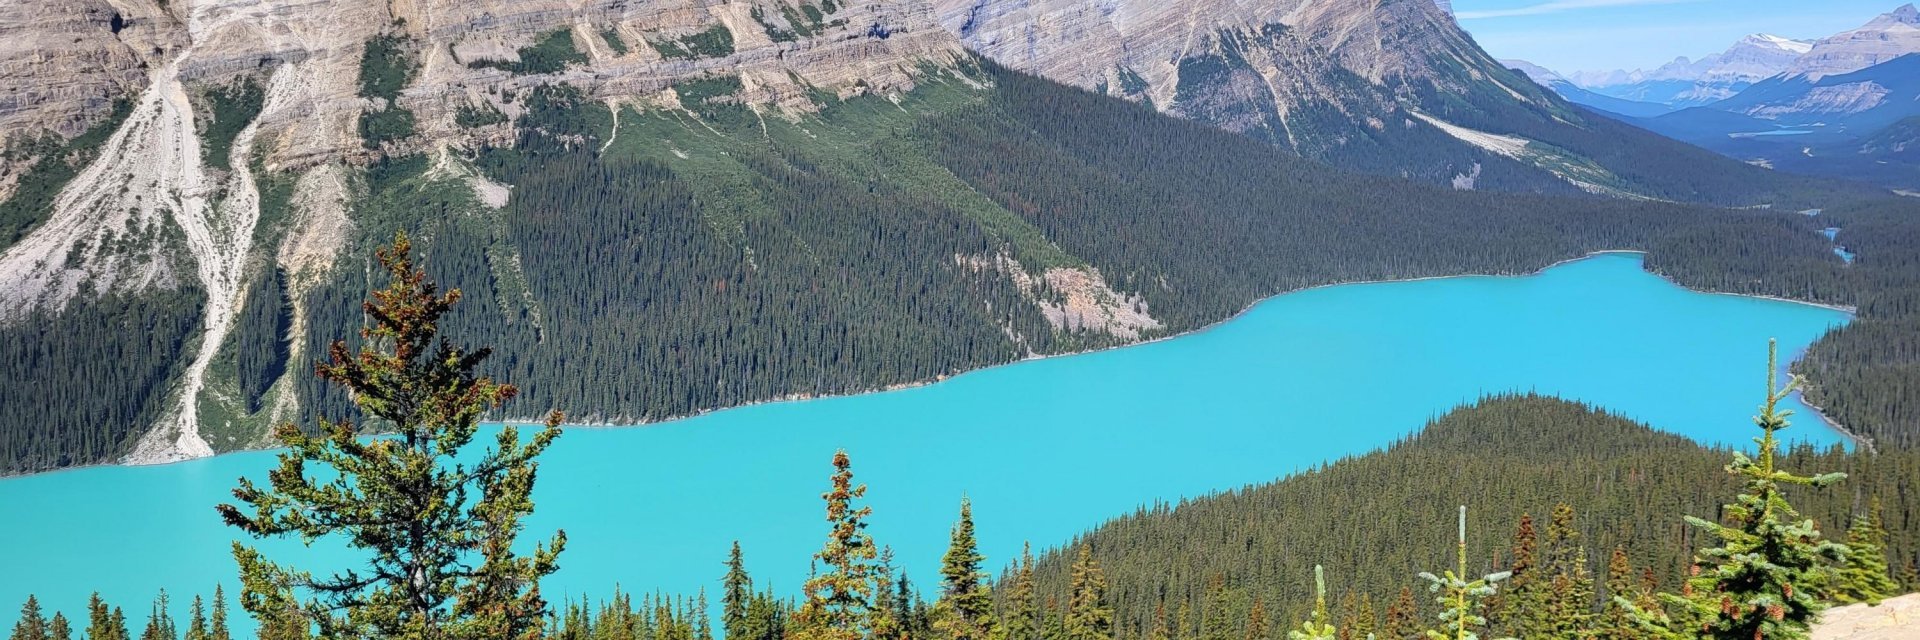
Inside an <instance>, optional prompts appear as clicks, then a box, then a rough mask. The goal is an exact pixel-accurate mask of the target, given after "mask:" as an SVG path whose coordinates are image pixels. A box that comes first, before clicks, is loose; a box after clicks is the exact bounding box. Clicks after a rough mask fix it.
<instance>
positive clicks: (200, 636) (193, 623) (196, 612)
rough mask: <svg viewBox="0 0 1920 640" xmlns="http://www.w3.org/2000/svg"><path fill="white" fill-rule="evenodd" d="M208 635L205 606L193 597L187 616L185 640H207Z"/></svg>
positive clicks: (198, 598)
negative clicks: (191, 606)
mask: <svg viewBox="0 0 1920 640" xmlns="http://www.w3.org/2000/svg"><path fill="white" fill-rule="evenodd" d="M210 635H212V634H211V632H209V631H207V605H206V603H204V602H201V601H200V596H197V595H196V596H194V597H193V608H192V609H191V613H190V614H189V615H188V616H187V638H186V640H208V636H210Z"/></svg>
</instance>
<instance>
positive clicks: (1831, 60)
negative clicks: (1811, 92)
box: [1787, 4, 1920, 80]
mask: <svg viewBox="0 0 1920 640" xmlns="http://www.w3.org/2000/svg"><path fill="white" fill-rule="evenodd" d="M1910 53H1920V9H1916V8H1914V6H1913V5H1911V4H1909V5H1904V6H1901V7H1900V8H1898V9H1895V10H1893V11H1891V12H1888V13H1885V14H1882V15H1880V16H1879V17H1877V18H1874V19H1873V20H1872V21H1871V22H1868V23H1867V24H1865V25H1863V26H1861V27H1860V28H1858V29H1854V30H1852V31H1846V32H1843V33H1840V34H1837V35H1834V36H1832V37H1829V38H1824V39H1821V40H1820V41H1818V42H1815V43H1814V45H1813V50H1812V51H1809V52H1807V54H1806V55H1805V56H1801V57H1800V59H1799V60H1798V61H1796V62H1795V63H1794V65H1793V67H1792V68H1790V69H1788V70H1787V73H1788V74H1789V75H1796V76H1807V78H1808V79H1809V80H1819V79H1821V78H1823V77H1826V76H1830V75H1838V74H1843V73H1851V72H1854V71H1859V70H1861V69H1865V68H1867V67H1871V66H1874V65H1877V64H1880V63H1883V62H1887V61H1890V60H1893V59H1894V58H1898V57H1900V56H1904V55H1907V54H1910Z"/></svg>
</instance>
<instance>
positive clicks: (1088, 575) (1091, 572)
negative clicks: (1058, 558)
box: [1062, 543, 1113, 640]
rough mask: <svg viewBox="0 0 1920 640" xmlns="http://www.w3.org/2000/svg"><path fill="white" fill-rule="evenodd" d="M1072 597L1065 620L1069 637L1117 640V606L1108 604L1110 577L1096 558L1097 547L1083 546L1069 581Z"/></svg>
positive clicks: (1063, 634)
mask: <svg viewBox="0 0 1920 640" xmlns="http://www.w3.org/2000/svg"><path fill="white" fill-rule="evenodd" d="M1068 586H1069V590H1068V591H1069V593H1070V594H1071V597H1070V598H1069V599H1068V601H1067V611H1066V615H1065V616H1063V620H1062V631H1063V633H1062V636H1063V638H1064V639H1065V640H1113V607H1112V606H1111V605H1109V604H1107V576H1106V573H1104V572H1102V571H1101V570H1100V562H1099V561H1098V560H1094V559H1093V548H1092V546H1091V545H1088V544H1084V543H1083V544H1081V545H1080V555H1079V556H1078V557H1077V558H1075V559H1074V561H1073V569H1072V572H1071V578H1070V581H1069V583H1068Z"/></svg>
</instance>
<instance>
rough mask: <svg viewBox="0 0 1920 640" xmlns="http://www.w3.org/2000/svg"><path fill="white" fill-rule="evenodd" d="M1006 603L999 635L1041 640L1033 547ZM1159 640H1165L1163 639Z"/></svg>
mask: <svg viewBox="0 0 1920 640" xmlns="http://www.w3.org/2000/svg"><path fill="white" fill-rule="evenodd" d="M1005 594H1006V595H1005V596H1004V597H1005V598H1006V603H1005V606H1004V608H1003V611H1004V612H1005V613H1004V614H1002V616H1001V617H1002V619H1003V620H1004V621H1005V622H1004V623H1002V624H1001V625H1000V631H1001V633H1002V634H1003V635H1004V636H1005V638H1006V640H1039V631H1040V601H1039V600H1038V599H1036V598H1035V593H1034V587H1033V543H1031V542H1028V543H1026V545H1025V546H1023V547H1021V549H1020V561H1019V563H1018V564H1016V565H1014V568H1013V579H1012V580H1010V581H1009V584H1008V586H1007V589H1006V591H1005ZM1166 613H1167V610H1166V605H1165V604H1162V605H1161V606H1160V618H1159V620H1160V625H1161V629H1162V631H1163V632H1164V631H1165V625H1166ZM1160 640H1166V639H1165V638H1164V637H1163V638H1161V639H1160Z"/></svg>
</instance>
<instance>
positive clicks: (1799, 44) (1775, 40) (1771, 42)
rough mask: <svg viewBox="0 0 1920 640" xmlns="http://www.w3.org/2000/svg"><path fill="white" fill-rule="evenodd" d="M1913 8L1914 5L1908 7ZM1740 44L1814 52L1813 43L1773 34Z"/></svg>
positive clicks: (1753, 38)
mask: <svg viewBox="0 0 1920 640" xmlns="http://www.w3.org/2000/svg"><path fill="white" fill-rule="evenodd" d="M1908 6H1912V5H1908ZM1740 44H1744V45H1749V46H1755V47H1766V48H1772V49H1779V50H1781V51H1790V52H1793V53H1806V52H1808V51H1812V50H1813V42H1811V41H1808V40H1794V39H1792V38H1783V37H1780V36H1776V35H1773V34H1771V33H1756V34H1753V35H1750V36H1747V37H1746V38H1743V39H1741V40H1740Z"/></svg>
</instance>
